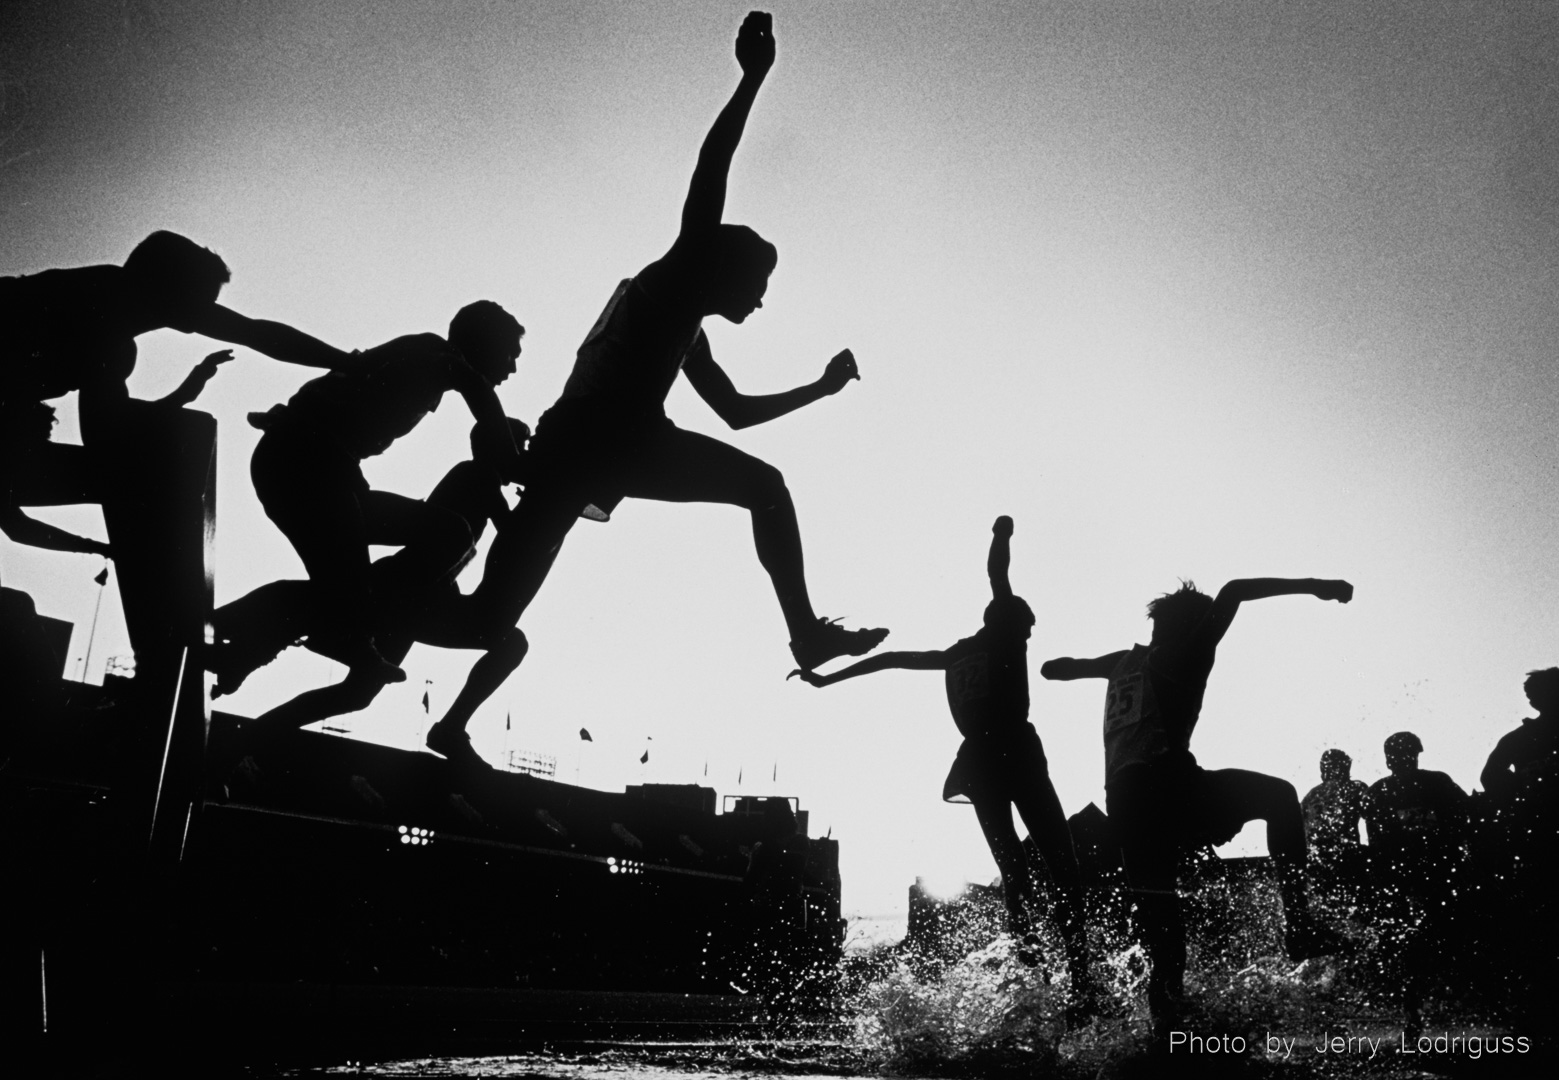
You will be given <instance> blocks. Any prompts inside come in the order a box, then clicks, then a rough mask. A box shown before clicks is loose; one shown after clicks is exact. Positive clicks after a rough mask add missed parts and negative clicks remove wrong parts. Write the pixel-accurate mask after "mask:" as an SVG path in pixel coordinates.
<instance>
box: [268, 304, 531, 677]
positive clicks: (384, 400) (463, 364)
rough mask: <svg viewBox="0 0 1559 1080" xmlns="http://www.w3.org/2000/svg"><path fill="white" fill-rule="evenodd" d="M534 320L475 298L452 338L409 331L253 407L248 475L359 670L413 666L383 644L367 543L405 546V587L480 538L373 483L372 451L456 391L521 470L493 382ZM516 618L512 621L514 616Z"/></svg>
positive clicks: (503, 465) (425, 580)
mask: <svg viewBox="0 0 1559 1080" xmlns="http://www.w3.org/2000/svg"><path fill="white" fill-rule="evenodd" d="M524 332H525V331H524V328H523V327H521V326H520V324H519V323H518V322H517V321H515V318H514V316H512V315H510V314H509V313H508V312H507V311H505V310H504V309H503V308H501V307H499V306H498V305H497V304H495V303H493V302H492V301H491V300H478V301H476V302H475V303H472V304H467V305H466V306H465V307H463V308H461V309H460V311H459V312H457V313H456V315H455V317H454V319H452V320H451V321H450V324H449V340H448V341H447V342H446V341H445V340H444V339H443V338H441V337H439V336H438V335H436V334H409V335H407V336H405V337H398V338H395V339H394V340H393V341H388V342H386V343H385V344H383V345H379V346H376V347H375V348H372V349H369V350H368V351H367V352H365V353H363V355H362V359H361V370H359V371H357V372H354V373H353V374H350V375H348V374H343V373H340V372H334V373H332V374H329V375H325V376H322V377H320V378H318V379H314V380H313V381H312V382H308V383H305V384H304V385H303V386H302V387H301V388H300V389H299V390H298V392H297V393H296V394H294V395H293V396H292V398H291V400H289V401H288V402H287V403H286V404H285V405H278V406H276V407H274V408H272V409H271V410H270V411H269V412H265V413H251V414H250V417H249V421H250V423H251V424H253V425H254V426H255V427H257V428H259V429H260V430H261V431H263V432H265V435H264V436H263V437H262V438H261V439H260V444H259V446H257V447H255V451H254V457H253V458H252V459H251V461H250V470H249V471H250V475H251V476H252V477H253V479H254V487H255V492H256V493H257V494H258V495H259V496H260V503H261V505H262V506H264V507H265V513H266V515H267V516H269V517H270V519H271V520H272V521H273V522H275V523H276V526H277V527H278V528H279V529H281V531H282V532H283V533H285V534H286V536H287V539H288V540H291V541H292V546H293V547H294V548H295V549H296V550H297V552H298V555H299V557H300V558H302V560H303V565H304V566H305V567H306V568H307V570H308V572H309V580H310V581H312V582H314V584H315V585H316V587H317V588H318V589H319V590H320V592H319V599H320V603H321V605H322V611H323V613H324V616H325V617H326V618H328V619H329V620H331V621H332V622H333V623H334V624H335V629H334V632H333V633H332V636H334V637H336V638H338V639H339V650H338V652H336V653H335V654H334V655H337V656H338V657H339V658H340V659H342V660H343V661H344V662H345V663H347V664H348V665H349V666H350V667H351V668H352V669H353V670H354V671H355V672H358V673H359V674H361V675H364V676H370V677H373V678H377V679H388V680H389V681H391V682H399V681H401V680H403V679H405V677H406V675H405V673H404V672H403V671H401V669H400V668H399V667H397V666H396V665H394V664H392V663H390V662H389V661H387V660H386V659H384V658H383V657H382V656H381V655H380V654H379V652H378V651H377V650H376V649H375V647H374V644H373V640H372V631H371V627H372V625H373V624H374V623H375V622H376V621H378V619H380V618H381V617H383V616H384V615H387V614H393V613H389V612H382V611H381V612H376V611H375V610H374V608H373V603H374V592H375V589H374V586H373V582H372V580H371V578H370V575H369V568H368V545H369V544H401V545H405V546H406V548H407V551H408V552H409V554H407V557H406V558H404V559H403V560H402V561H401V562H400V563H399V564H398V565H397V566H396V568H395V572H396V574H397V575H399V576H400V577H402V578H403V579H404V581H403V583H402V584H403V586H404V587H406V588H418V587H423V586H427V585H432V584H434V583H436V582H437V581H439V580H440V579H441V578H444V577H447V576H448V575H450V574H452V573H453V571H454V569H455V568H456V566H457V565H458V564H459V563H460V562H461V560H462V559H464V558H466V557H467V553H468V552H469V551H470V548H471V530H470V529H469V528H468V527H467V525H466V523H465V522H464V521H463V520H461V518H460V515H458V514H456V513H453V512H451V511H449V510H445V509H442V508H440V507H438V506H435V505H433V504H431V503H425V502H422V501H420V500H418V499H411V498H407V497H406V496H404V495H396V494H393V493H391V492H387V491H373V490H370V489H369V487H368V481H367V480H365V479H364V478H363V473H362V468H361V462H362V460H363V459H364V458H368V457H372V456H374V455H375V454H380V453H383V452H384V451H385V450H386V449H387V448H388V447H389V446H390V444H391V443H393V442H394V441H395V440H396V439H398V438H400V437H401V436H402V435H405V434H406V433H407V432H409V431H411V430H412V429H413V428H414V427H416V426H417V424H418V423H420V422H421V420H422V418H423V417H424V416H426V415H427V414H428V413H430V412H432V411H433V410H434V409H436V408H438V405H439V402H440V400H442V398H443V396H444V394H445V393H446V392H447V391H450V390H454V391H456V392H458V393H459V394H460V395H461V397H463V398H464V399H465V401H466V404H467V405H468V406H469V408H470V409H471V413H472V415H473V416H475V417H476V420H477V425H478V427H479V428H481V429H483V434H482V436H481V437H482V438H483V439H484V440H486V441H488V442H489V443H490V444H491V447H490V449H491V452H492V454H493V457H492V462H493V464H494V466H495V467H496V468H498V469H499V471H500V472H501V473H502V475H503V476H504V478H505V479H518V469H519V457H518V453H517V451H516V450H515V447H514V443H513V440H512V439H511V438H510V434H509V423H508V420H507V418H505V416H504V415H503V407H502V406H501V405H499V403H498V395H497V394H496V393H494V390H493V388H494V387H495V386H497V385H498V384H499V383H501V382H503V381H504V380H505V379H507V378H508V377H509V376H510V375H512V374H513V373H514V371H515V361H516V360H518V358H519V355H520V337H521V335H523V334H524ZM510 625H512V622H511V624H510Z"/></svg>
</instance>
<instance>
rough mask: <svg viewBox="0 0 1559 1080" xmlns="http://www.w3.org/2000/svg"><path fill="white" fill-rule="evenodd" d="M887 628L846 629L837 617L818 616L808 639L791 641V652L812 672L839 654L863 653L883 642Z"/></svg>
mask: <svg viewBox="0 0 1559 1080" xmlns="http://www.w3.org/2000/svg"><path fill="white" fill-rule="evenodd" d="M887 636H888V631H887V630H885V629H883V628H882V627H877V628H876V629H872V630H846V629H845V628H844V627H842V626H840V625H839V622H838V620H837V619H818V620H817V625H816V626H815V627H813V629H812V632H811V633H810V634H808V635H807V636H806V638H805V639H799V640H796V641H792V642H791V643H790V655H792V656H794V657H795V658H796V663H797V664H799V665H800V667H801V670H802V671H811V670H812V669H813V668H815V667H817V666H818V665H820V664H826V663H828V661H830V660H832V659H834V658H835V657H837V656H862V655H864V654H866V653H869V652H871V651H872V650H873V649H875V648H876V647H877V646H879V645H881V644H882V641H883V639H884V638H886V637H887Z"/></svg>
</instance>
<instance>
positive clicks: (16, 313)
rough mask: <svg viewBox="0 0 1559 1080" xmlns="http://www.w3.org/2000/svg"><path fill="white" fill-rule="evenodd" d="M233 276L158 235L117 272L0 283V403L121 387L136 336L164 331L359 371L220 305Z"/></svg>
mask: <svg viewBox="0 0 1559 1080" xmlns="http://www.w3.org/2000/svg"><path fill="white" fill-rule="evenodd" d="M231 276H232V275H231V274H230V272H229V271H228V268H227V264H226V263H224V262H223V261H222V259H221V258H220V257H219V256H217V255H216V254H215V253H213V252H211V251H209V250H207V249H206V248H203V247H201V246H200V245H198V244H196V243H195V242H194V241H192V240H190V239H188V238H186V237H183V236H180V235H178V234H177V233H171V232H154V233H152V234H151V235H150V236H148V237H147V238H146V239H145V240H142V241H141V242H140V243H139V244H137V245H136V247H135V250H134V251H132V252H130V257H129V258H128V259H126V260H125V264H124V265H123V266H78V267H72V268H70V269H64V270H44V271H42V272H41V273H37V274H28V275H25V276H23V277H7V278H0V402H7V403H9V402H19V401H22V402H25V401H47V400H49V399H50V398H57V397H61V396H62V395H64V394H67V393H69V392H70V391H72V390H80V389H81V388H82V387H83V386H86V385H88V384H90V383H94V382H100V381H103V380H107V381H110V382H117V383H119V384H121V385H122V384H123V383H124V381H125V379H127V378H128V377H129V375H130V373H131V372H132V371H133V370H134V369H135V360H136V349H135V339H136V338H137V337H138V336H139V335H141V334H146V333H150V332H151V331H153V330H161V329H165V328H166V329H173V330H178V331H180V332H182V333H186V334H203V335H205V336H206V337H209V338H215V339H216V340H218V341H225V342H228V343H230V344H233V345H243V346H246V347H248V348H250V349H253V350H255V351H256V352H260V353H264V354H265V355H266V356H269V357H272V358H274V359H277V360H285V361H287V362H289V363H294V364H303V365H306V366H309V367H321V368H329V369H332V370H350V369H352V368H353V367H354V366H355V364H356V359H355V358H354V357H353V356H352V355H351V354H348V353H345V352H342V351H341V350H340V349H336V348H332V347H331V346H329V345H326V344H325V343H324V342H323V341H319V340H318V339H316V338H312V337H310V336H309V335H307V334H305V333H302V332H301V331H298V330H294V329H293V328H292V327H290V326H284V325H283V324H281V323H276V322H266V321H264V320H261V319H251V318H247V317H246V316H243V315H240V314H238V312H236V311H233V310H231V309H229V308H226V307H223V306H222V305H221V304H219V303H217V302H216V300H217V295H218V294H219V293H220V292H221V291H222V286H223V285H224V284H226V283H227V281H228V280H229V279H230V277H231Z"/></svg>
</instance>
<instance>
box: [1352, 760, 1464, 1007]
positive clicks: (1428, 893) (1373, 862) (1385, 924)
mask: <svg viewBox="0 0 1559 1080" xmlns="http://www.w3.org/2000/svg"><path fill="white" fill-rule="evenodd" d="M1423 752H1424V744H1423V742H1422V741H1421V740H1420V739H1419V737H1418V736H1417V735H1415V734H1413V733H1412V732H1411V731H1399V732H1397V733H1396V734H1395V735H1392V736H1391V737H1390V738H1388V739H1387V740H1386V743H1385V753H1386V767H1387V768H1388V769H1390V770H1391V774H1390V775H1389V776H1385V777H1382V778H1381V779H1379V780H1377V781H1375V783H1373V784H1371V785H1370V791H1369V802H1368V805H1367V806H1366V807H1365V822H1366V824H1367V826H1368V828H1369V837H1370V877H1371V884H1372V886H1373V890H1374V895H1373V897H1372V900H1373V903H1374V911H1373V915H1374V922H1375V923H1376V925H1377V927H1378V929H1379V930H1380V933H1381V941H1382V945H1383V946H1384V952H1385V955H1386V963H1387V969H1386V975H1387V981H1388V982H1389V983H1390V984H1391V985H1393V986H1396V987H1398V988H1399V989H1400V992H1401V997H1402V1003H1403V1007H1404V1012H1405V1013H1406V1018H1405V1025H1404V1026H1405V1027H1406V1029H1407V1030H1408V1031H1409V1032H1410V1033H1412V1034H1415V1035H1416V1033H1417V1029H1418V1028H1419V1026H1420V1023H1421V1019H1420V1010H1421V1008H1422V1004H1423V999H1424V990H1425V985H1426V982H1427V981H1428V979H1429V977H1430V975H1431V973H1432V972H1433V971H1434V970H1435V968H1436V967H1438V966H1439V963H1440V961H1441V958H1442V954H1443V953H1444V951H1445V948H1446V944H1447V931H1448V928H1449V925H1450V919H1451V917H1452V916H1453V905H1454V901H1455V899H1456V894H1457V892H1458V890H1457V885H1458V884H1459V882H1460V879H1461V877H1462V873H1463V870H1464V865H1463V864H1464V859H1463V851H1462V844H1463V842H1464V841H1465V839H1466V837H1467V825H1468V822H1467V815H1468V811H1469V809H1470V807H1471V800H1470V799H1469V798H1468V796H1467V793H1466V792H1465V791H1463V790H1462V789H1461V788H1460V787H1458V786H1457V783H1456V781H1454V780H1452V779H1451V778H1450V777H1449V776H1448V775H1446V774H1445V773H1443V772H1436V771H1434V770H1432V769H1420V768H1419V767H1418V756H1419V755H1420V754H1421V753H1423Z"/></svg>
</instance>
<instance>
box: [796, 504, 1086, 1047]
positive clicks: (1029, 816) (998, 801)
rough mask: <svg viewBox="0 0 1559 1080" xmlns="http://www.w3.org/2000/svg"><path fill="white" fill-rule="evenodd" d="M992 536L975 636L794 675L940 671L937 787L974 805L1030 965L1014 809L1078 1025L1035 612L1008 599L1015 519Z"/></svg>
mask: <svg viewBox="0 0 1559 1080" xmlns="http://www.w3.org/2000/svg"><path fill="white" fill-rule="evenodd" d="M991 532H992V533H993V536H992V538H991V550H990V554H989V555H988V556H987V558H986V570H987V573H988V574H989V576H990V579H991V596H992V599H991V602H990V603H989V604H988V605H986V608H985V625H984V627H982V628H981V629H980V630H979V631H978V632H977V633H975V634H974V635H973V636H972V637H966V638H964V639H963V640H962V641H959V642H957V643H956V644H954V645H952V646H950V647H949V648H946V649H942V650H940V651H937V650H932V651H927V652H884V653H878V654H877V655H875V656H869V657H867V658H866V659H865V660H861V661H858V662H856V663H854V664H851V665H849V666H848V667H844V668H841V669H839V670H838V671H835V672H832V673H830V674H827V675H820V674H818V673H816V672H810V671H795V672H792V673H791V674H792V675H799V676H801V678H802V679H804V680H806V681H807V682H809V683H811V684H812V685H813V686H832V685H833V684H834V683H836V682H840V681H842V680H844V679H852V678H854V677H855V676H857V675H866V674H869V673H870V672H873V671H885V670H887V669H889V668H907V669H910V670H915V671H942V672H946V683H947V706H948V709H949V710H951V712H952V714H953V723H955V724H957V725H958V731H959V733H960V734H961V735H963V737H964V742H963V745H962V746H960V747H959V748H958V757H957V758H956V759H954V761H953V768H952V770H951V771H950V772H949V773H948V774H947V782H946V783H945V784H944V785H943V786H942V798H944V799H946V800H948V801H949V802H951V801H953V800H955V799H956V798H957V797H958V796H964V797H966V798H967V799H968V800H969V801H970V802H971V803H973V804H974V812H975V816H976V817H977V818H978V819H979V822H980V830H981V831H982V832H983V833H984V834H985V841H986V843H987V844H989V845H990V848H991V855H992V856H994V857H995V859H996V865H997V866H998V867H999V868H1000V869H1001V881H1002V891H1003V892H1004V894H1005V897H1006V902H1007V920H1008V928H1009V929H1010V930H1011V932H1012V934H1013V936H1014V937H1016V938H1018V939H1020V945H1019V953H1018V955H1019V956H1020V957H1021V958H1022V959H1023V960H1024V962H1026V963H1033V962H1035V960H1036V959H1037V958H1036V956H1035V953H1034V946H1035V944H1036V943H1037V938H1036V937H1035V936H1034V935H1033V934H1032V932H1031V930H1030V927H1031V925H1032V920H1033V917H1034V910H1033V909H1034V908H1035V906H1036V901H1037V897H1036V896H1035V890H1034V885H1033V881H1032V879H1031V878H1030V876H1029V864H1028V858H1027V855H1026V853H1025V852H1024V850H1023V845H1022V843H1021V842H1020V841H1019V840H1018V833H1017V830H1016V829H1014V828H1013V826H1012V808H1013V807H1017V810H1018V813H1019V814H1020V815H1021V816H1022V818H1023V823H1024V824H1025V825H1027V826H1028V830H1029V836H1030V838H1031V839H1033V841H1034V845H1035V847H1036V848H1037V849H1038V851H1039V854H1040V856H1041V857H1042V858H1043V859H1044V861H1045V867H1046V869H1048V870H1049V871H1050V877H1051V879H1052V881H1053V882H1054V883H1055V897H1056V910H1057V914H1058V915H1059V916H1060V918H1059V921H1060V923H1061V931H1062V936H1063V938H1064V940H1065V942H1066V956H1067V967H1068V968H1069V970H1070V972H1071V978H1072V991H1071V992H1072V1004H1071V1011H1072V1015H1073V1017H1074V1019H1076V1018H1080V1017H1081V1016H1082V1015H1087V1014H1090V1013H1092V1012H1094V1011H1096V1008H1097V1006H1096V1004H1095V990H1094V986H1093V981H1092V978H1091V977H1090V975H1089V972H1088V935H1087V933H1086V932H1085V928H1084V926H1083V910H1082V907H1083V905H1082V881H1081V878H1080V877H1079V875H1078V869H1077V853H1076V851H1075V850H1074V849H1073V846H1072V834H1071V831H1070V830H1069V829H1068V828H1067V824H1066V814H1065V813H1064V812H1063V811H1062V809H1061V800H1060V799H1058V798H1057V797H1056V789H1055V785H1054V784H1052V783H1051V782H1050V768H1049V764H1048V763H1047V762H1046V760H1045V748H1044V745H1043V744H1042V743H1041V742H1040V741H1039V734H1038V733H1037V732H1036V731H1035V730H1034V725H1033V724H1031V723H1030V722H1029V719H1028V711H1029V680H1028V640H1029V635H1030V634H1031V633H1032V632H1033V628H1034V612H1033V611H1032V610H1031V609H1030V608H1029V606H1028V604H1027V603H1026V602H1024V600H1023V598H1022V597H1021V596H1014V595H1013V593H1012V585H1011V583H1010V581H1009V579H1008V576H1007V568H1008V566H1009V565H1010V564H1011V561H1012V552H1011V537H1012V519H1011V518H1010V517H1005V516H1003V517H999V518H997V519H996V524H995V525H994V526H992V528H991Z"/></svg>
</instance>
